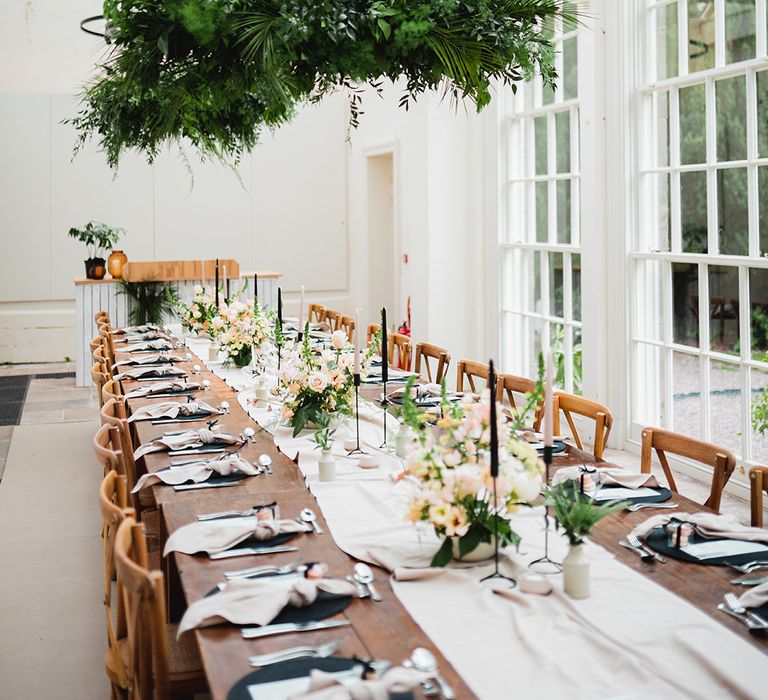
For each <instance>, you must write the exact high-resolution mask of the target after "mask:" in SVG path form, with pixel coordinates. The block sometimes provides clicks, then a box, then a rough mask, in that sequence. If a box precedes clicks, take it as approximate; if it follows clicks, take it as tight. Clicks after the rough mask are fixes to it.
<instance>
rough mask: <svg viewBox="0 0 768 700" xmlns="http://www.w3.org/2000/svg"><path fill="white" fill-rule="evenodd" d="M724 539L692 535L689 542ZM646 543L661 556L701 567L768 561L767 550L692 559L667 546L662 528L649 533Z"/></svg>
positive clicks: (680, 551)
mask: <svg viewBox="0 0 768 700" xmlns="http://www.w3.org/2000/svg"><path fill="white" fill-rule="evenodd" d="M724 539H726V538H719V539H715V538H712V539H710V538H704V537H697V536H696V535H695V534H694V535H693V537H692V539H691V542H692V543H693V544H696V543H698V542H721V541H723V540H724ZM646 543H647V544H648V546H649V547H650V548H651V549H653V550H655V551H657V552H660V553H661V554H666V555H667V556H670V557H672V558H673V559H679V560H680V561H688V562H691V563H693V564H702V565H703V566H726V565H728V564H746V563H747V562H749V561H754V560H755V559H765V560H766V561H768V550H766V551H765V553H764V554H759V553H757V552H752V553H751V554H736V555H734V556H730V557H714V558H713V559H697V558H696V557H692V556H691V555H690V554H687V553H686V552H683V551H682V550H680V549H678V548H677V547H670V546H669V545H668V544H667V533H666V532H665V531H664V528H663V527H657V528H655V529H654V530H653V532H651V534H650V535H648V538H647V539H646Z"/></svg>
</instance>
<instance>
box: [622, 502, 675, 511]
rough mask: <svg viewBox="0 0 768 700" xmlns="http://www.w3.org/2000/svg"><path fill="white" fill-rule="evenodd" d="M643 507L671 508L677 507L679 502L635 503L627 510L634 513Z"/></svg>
mask: <svg viewBox="0 0 768 700" xmlns="http://www.w3.org/2000/svg"><path fill="white" fill-rule="evenodd" d="M643 508H666V509H669V510H671V509H673V508H677V503H633V504H632V505H631V506H629V508H627V510H628V511H630V512H632V513H634V512H635V511H638V510H642V509H643Z"/></svg>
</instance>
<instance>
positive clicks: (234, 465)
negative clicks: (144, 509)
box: [131, 454, 261, 493]
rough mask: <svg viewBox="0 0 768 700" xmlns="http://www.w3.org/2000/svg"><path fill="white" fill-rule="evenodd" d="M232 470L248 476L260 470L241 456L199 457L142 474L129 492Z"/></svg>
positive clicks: (198, 478) (225, 474)
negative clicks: (175, 465) (194, 460)
mask: <svg viewBox="0 0 768 700" xmlns="http://www.w3.org/2000/svg"><path fill="white" fill-rule="evenodd" d="M234 472H241V473H242V474H247V475H248V476H256V474H260V473H261V470H260V469H259V468H258V467H255V466H254V465H253V464H251V463H250V462H248V461H247V460H244V459H243V458H242V457H239V456H237V455H230V454H225V455H222V456H221V457H219V458H218V459H212V460H207V459H201V460H200V461H199V462H193V463H192V464H185V465H184V466H181V467H173V468H172V469H163V470H161V471H157V472H152V473H151V474H143V475H142V476H141V478H140V479H139V480H138V481H137V482H136V486H134V487H133V491H132V492H131V493H136V492H137V491H141V489H143V488H144V487H145V486H151V485H152V484H155V483H157V482H162V483H164V484H169V485H171V486H172V485H175V484H183V483H184V482H186V481H192V482H194V483H196V484H199V483H200V482H202V481H206V480H207V479H208V478H209V477H210V476H211V474H221V476H229V475H230V474H233V473H234Z"/></svg>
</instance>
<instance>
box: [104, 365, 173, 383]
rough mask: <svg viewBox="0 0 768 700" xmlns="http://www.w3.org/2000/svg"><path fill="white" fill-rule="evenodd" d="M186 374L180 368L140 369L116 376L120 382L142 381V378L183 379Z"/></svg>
mask: <svg viewBox="0 0 768 700" xmlns="http://www.w3.org/2000/svg"><path fill="white" fill-rule="evenodd" d="M185 374H186V372H185V371H184V370H183V369H179V368H178V367H139V368H138V369H129V370H128V371H127V372H121V373H120V374H116V375H115V379H117V380H118V381H119V380H121V379H140V378H141V377H183V376H184V375H185Z"/></svg>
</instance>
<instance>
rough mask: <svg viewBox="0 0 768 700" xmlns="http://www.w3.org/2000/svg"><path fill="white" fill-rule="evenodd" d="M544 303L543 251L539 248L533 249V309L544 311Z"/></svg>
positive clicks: (539, 312)
mask: <svg viewBox="0 0 768 700" xmlns="http://www.w3.org/2000/svg"><path fill="white" fill-rule="evenodd" d="M543 307H544V304H543V303H542V298H541V253H540V252H539V251H538V250H535V251H533V309H526V310H527V311H535V312H536V313H537V314H543V313H544V308H543Z"/></svg>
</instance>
